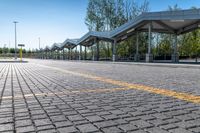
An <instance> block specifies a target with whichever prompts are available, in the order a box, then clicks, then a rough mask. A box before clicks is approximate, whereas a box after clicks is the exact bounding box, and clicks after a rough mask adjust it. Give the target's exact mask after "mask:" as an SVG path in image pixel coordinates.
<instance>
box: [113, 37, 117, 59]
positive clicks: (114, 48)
mask: <svg viewBox="0 0 200 133" xmlns="http://www.w3.org/2000/svg"><path fill="white" fill-rule="evenodd" d="M116 44H117V40H116V39H114V42H113V43H112V61H113V62H114V61H116Z"/></svg>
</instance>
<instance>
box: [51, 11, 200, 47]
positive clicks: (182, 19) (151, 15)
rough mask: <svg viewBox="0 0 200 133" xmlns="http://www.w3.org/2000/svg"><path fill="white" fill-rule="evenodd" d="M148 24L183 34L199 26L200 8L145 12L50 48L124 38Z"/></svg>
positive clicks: (157, 30) (88, 44)
mask: <svg viewBox="0 0 200 133" xmlns="http://www.w3.org/2000/svg"><path fill="white" fill-rule="evenodd" d="M149 24H151V25H152V31H153V32H158V33H170V34H177V35H179V34H183V33H187V32H190V31H192V30H195V29H197V28H200V9H190V10H179V11H161V12H147V13H143V14H141V15H139V16H138V17H136V18H135V19H133V20H131V21H129V22H127V23H125V24H123V25H121V26H120V27H118V28H116V29H114V30H112V31H107V32H98V31H89V32H88V33H86V34H85V35H84V36H82V37H81V38H80V39H66V40H65V41H64V42H63V43H62V44H60V43H54V44H53V46H52V47H51V50H55V49H62V48H74V47H76V46H77V45H85V46H90V45H93V44H94V43H95V41H96V39H98V40H105V41H111V42H112V41H113V40H114V39H117V40H119V39H120V38H126V37H127V36H130V35H133V34H135V33H136V32H147V31H148V28H149Z"/></svg>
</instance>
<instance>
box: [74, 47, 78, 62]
mask: <svg viewBox="0 0 200 133" xmlns="http://www.w3.org/2000/svg"><path fill="white" fill-rule="evenodd" d="M77 57H78V52H77V46H76V51H75V60H77Z"/></svg>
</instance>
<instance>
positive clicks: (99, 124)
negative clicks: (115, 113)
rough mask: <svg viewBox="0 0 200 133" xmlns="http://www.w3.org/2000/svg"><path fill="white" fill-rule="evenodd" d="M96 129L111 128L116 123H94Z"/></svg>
mask: <svg viewBox="0 0 200 133" xmlns="http://www.w3.org/2000/svg"><path fill="white" fill-rule="evenodd" d="M94 125H96V126H97V127H98V128H105V127H111V126H116V125H117V123H115V122H113V121H102V122H96V123H94Z"/></svg>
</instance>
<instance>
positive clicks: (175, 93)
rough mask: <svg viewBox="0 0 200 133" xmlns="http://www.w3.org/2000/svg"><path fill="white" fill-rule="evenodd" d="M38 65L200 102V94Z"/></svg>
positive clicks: (130, 87)
mask: <svg viewBox="0 0 200 133" xmlns="http://www.w3.org/2000/svg"><path fill="white" fill-rule="evenodd" d="M37 65H38V66H41V67H46V68H49V69H53V70H57V71H60V72H64V73H68V74H72V75H76V76H81V77H85V78H89V79H93V80H96V81H101V82H105V83H110V84H113V85H118V86H121V87H128V88H129V89H134V90H141V91H146V92H149V93H154V94H159V95H163V96H168V97H173V98H176V99H179V100H183V101H187V102H192V103H198V104H200V96H198V95H192V94H188V93H184V92H178V91H174V90H169V89H164V88H155V87H151V86H146V85H142V84H134V83H127V82H124V81H119V80H113V79H109V78H104V77H100V76H95V75H91V74H87V73H80V72H73V71H69V70H64V69H61V68H56V67H52V66H45V65H41V64H37Z"/></svg>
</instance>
